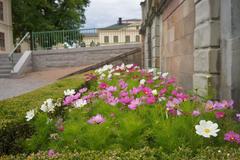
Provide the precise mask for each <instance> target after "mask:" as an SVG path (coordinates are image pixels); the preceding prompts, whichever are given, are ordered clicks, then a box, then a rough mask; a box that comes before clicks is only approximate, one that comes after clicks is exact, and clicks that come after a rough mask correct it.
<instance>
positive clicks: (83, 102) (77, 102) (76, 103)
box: [74, 99, 87, 108]
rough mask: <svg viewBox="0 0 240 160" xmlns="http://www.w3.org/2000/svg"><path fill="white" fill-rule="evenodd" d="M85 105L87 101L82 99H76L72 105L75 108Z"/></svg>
mask: <svg viewBox="0 0 240 160" xmlns="http://www.w3.org/2000/svg"><path fill="white" fill-rule="evenodd" d="M85 105H87V101H86V100H83V99H78V100H77V101H76V102H75V103H74V107H75V108H82V107H83V106H85Z"/></svg>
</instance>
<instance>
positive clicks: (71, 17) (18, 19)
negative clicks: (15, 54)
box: [12, 0, 89, 37]
mask: <svg viewBox="0 0 240 160" xmlns="http://www.w3.org/2000/svg"><path fill="white" fill-rule="evenodd" d="M88 4H89V0H12V8H13V31H14V37H21V36H23V35H24V34H25V33H26V32H32V31H35V32H36V31H44V30H63V29H76V28H80V27H81V26H82V25H83V24H84V23H85V15H84V12H85V8H86V7H87V6H88Z"/></svg>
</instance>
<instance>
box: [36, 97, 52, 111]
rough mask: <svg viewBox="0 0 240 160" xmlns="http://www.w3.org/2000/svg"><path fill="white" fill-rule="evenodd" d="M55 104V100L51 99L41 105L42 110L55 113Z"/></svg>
mask: <svg viewBox="0 0 240 160" xmlns="http://www.w3.org/2000/svg"><path fill="white" fill-rule="evenodd" d="M54 108H55V104H54V103H53V99H51V98H49V99H47V100H46V101H44V102H43V104H42V105H41V108H40V109H41V110H42V111H43V112H54Z"/></svg>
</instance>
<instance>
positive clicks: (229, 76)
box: [220, 0, 240, 104]
mask: <svg viewBox="0 0 240 160" xmlns="http://www.w3.org/2000/svg"><path fill="white" fill-rule="evenodd" d="M239 15H240V1H239V0H221V49H222V65H221V92H220V96H221V98H223V99H228V98H232V99H233V100H234V101H235V102H236V103H237V104H240V20H239Z"/></svg>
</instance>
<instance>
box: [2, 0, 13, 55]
mask: <svg viewBox="0 0 240 160" xmlns="http://www.w3.org/2000/svg"><path fill="white" fill-rule="evenodd" d="M12 48H13V32H12V7H11V0H0V54H4V53H9V52H11V49H12Z"/></svg>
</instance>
